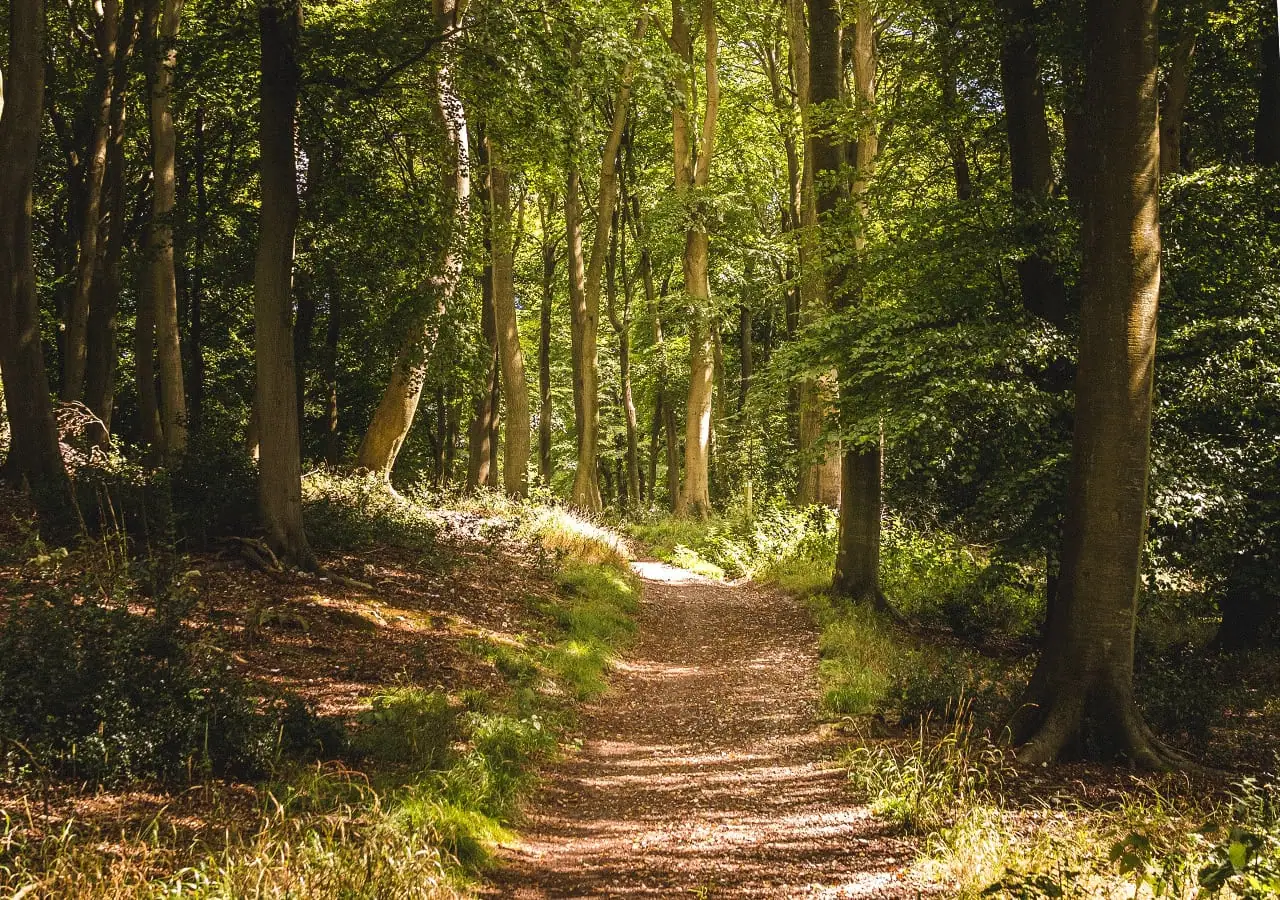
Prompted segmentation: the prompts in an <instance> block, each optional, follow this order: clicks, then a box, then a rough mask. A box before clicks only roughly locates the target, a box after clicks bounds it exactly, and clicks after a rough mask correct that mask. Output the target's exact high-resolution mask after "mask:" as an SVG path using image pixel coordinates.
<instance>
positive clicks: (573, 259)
mask: <svg viewBox="0 0 1280 900" xmlns="http://www.w3.org/2000/svg"><path fill="white" fill-rule="evenodd" d="M579 185H580V181H579V178H578V173H577V172H576V171H574V170H571V171H570V172H569V182H568V186H567V188H566V190H565V198H564V220H565V230H566V234H567V236H568V244H569V315H570V321H569V324H570V330H569V336H570V341H571V345H572V347H571V354H572V363H573V419H574V426H575V429H574V433H575V434H576V435H577V442H578V447H577V449H578V453H577V459H578V466H577V470H576V471H575V473H574V476H573V489H572V492H571V494H570V498H571V501H572V503H573V505H574V506H576V507H578V508H579V509H582V510H585V511H588V512H595V511H599V510H600V509H601V508H603V506H604V503H603V501H602V500H601V497H600V478H599V472H598V463H597V458H598V453H599V447H598V444H599V434H598V429H599V415H600V413H599V404H600V387H599V372H598V369H597V365H596V362H597V361H596V352H595V349H596V348H595V343H596V340H595V338H596V328H595V325H596V321H595V318H596V317H595V316H592V315H590V311H589V307H588V305H587V283H586V269H585V264H584V262H583V251H582V206H581V201H580V200H579V197H578V192H579V190H580V187H579ZM602 199H603V198H602ZM597 302H598V301H597ZM597 309H599V307H598V306H597Z"/></svg>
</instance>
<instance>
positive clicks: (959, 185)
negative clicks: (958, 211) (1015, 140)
mask: <svg viewBox="0 0 1280 900" xmlns="http://www.w3.org/2000/svg"><path fill="white" fill-rule="evenodd" d="M943 18H944V21H939V22H938V24H937V28H938V63H939V66H938V83H939V88H940V92H941V95H942V115H943V123H944V127H945V128H946V134H947V153H948V155H950V157H951V175H952V177H953V178H954V179H955V183H956V199H958V200H959V201H960V202H961V203H964V202H966V201H968V200H969V199H970V198H972V197H973V176H972V175H971V174H970V171H969V154H968V152H967V151H966V149H965V144H964V129H963V127H962V124H961V122H959V121H958V119H959V116H960V112H961V109H962V106H961V104H960V99H959V96H958V94H957V91H956V63H955V35H956V26H955V23H954V22H953V21H945V18H946V17H945V16H944V17H943Z"/></svg>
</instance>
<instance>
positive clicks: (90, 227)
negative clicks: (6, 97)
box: [62, 0, 120, 400]
mask: <svg viewBox="0 0 1280 900" xmlns="http://www.w3.org/2000/svg"><path fill="white" fill-rule="evenodd" d="M92 16H93V20H94V29H93V43H94V63H95V66H96V70H95V72H94V75H93V87H92V88H91V90H90V96H91V98H92V102H91V104H90V110H89V114H90V115H89V119H90V122H91V125H90V126H89V144H88V147H86V152H85V168H84V181H83V184H82V189H81V190H82V194H83V202H82V205H81V208H80V253H79V257H78V258H77V260H76V278H75V285H74V287H73V288H72V290H71V303H70V305H69V306H68V307H67V311H66V330H65V332H64V333H63V344H62V347H63V351H62V399H63V400H84V398H85V394H84V388H85V367H86V365H87V363H88V356H89V348H88V333H89V303H90V300H91V298H92V297H93V281H94V276H95V275H96V274H98V270H99V261H98V245H99V237H100V235H101V232H102V213H103V210H102V193H103V183H104V181H105V179H106V172H107V146H108V144H109V143H110V137H111V100H112V98H113V96H114V95H115V91H114V89H113V80H114V78H115V74H116V51H117V45H118V37H119V30H120V3H119V0H103V2H102V4H101V6H100V7H97V8H95V9H94V10H93V12H92Z"/></svg>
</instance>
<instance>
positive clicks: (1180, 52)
mask: <svg viewBox="0 0 1280 900" xmlns="http://www.w3.org/2000/svg"><path fill="white" fill-rule="evenodd" d="M1195 50H1196V31H1195V29H1194V28H1193V27H1192V26H1191V25H1190V24H1184V25H1183V26H1182V31H1181V32H1180V33H1179V34H1178V43H1177V44H1175V45H1174V48H1173V59H1171V60H1170V61H1169V72H1168V75H1167V76H1166V78H1165V81H1164V97H1163V99H1162V100H1161V101H1160V174H1161V175H1170V174H1173V173H1175V172H1181V171H1182V120H1183V118H1184V117H1185V115H1186V107H1187V92H1188V90H1189V89H1190V87H1191V57H1192V55H1193V54H1194V53H1195Z"/></svg>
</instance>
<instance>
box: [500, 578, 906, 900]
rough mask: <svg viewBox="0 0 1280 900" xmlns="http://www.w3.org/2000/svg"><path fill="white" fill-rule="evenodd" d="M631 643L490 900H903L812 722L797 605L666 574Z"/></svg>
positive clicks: (886, 855)
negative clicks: (686, 899)
mask: <svg viewBox="0 0 1280 900" xmlns="http://www.w3.org/2000/svg"><path fill="white" fill-rule="evenodd" d="M633 568H634V569H635V571H636V572H637V573H638V574H639V575H640V576H641V577H642V578H644V579H645V580H646V582H647V584H646V591H645V609H644V614H643V616H642V619H641V637H640V639H639V641H638V643H637V645H636V646H635V647H634V648H633V650H632V651H631V652H630V653H629V654H628V659H627V660H625V661H623V662H622V663H621V664H620V665H619V666H618V669H617V672H616V673H615V677H614V684H615V688H614V690H613V691H612V692H611V693H610V694H609V695H608V696H607V697H605V698H604V699H603V700H601V701H600V702H598V703H597V704H595V705H594V706H593V707H592V708H591V709H590V710H589V711H588V713H587V714H586V716H585V718H584V722H583V723H582V727H581V732H582V735H583V739H584V745H583V750H582V752H581V753H580V754H578V755H577V756H575V757H572V758H570V759H568V760H567V761H565V762H564V763H562V764H560V765H559V766H557V767H555V768H554V769H553V770H552V771H551V772H550V773H549V776H548V779H547V782H546V785H545V788H544V790H543V791H542V794H541V796H540V798H539V800H538V802H537V803H536V804H535V806H534V808H533V809H532V810H531V813H530V820H529V822H528V823H527V825H526V827H525V828H524V839H523V840H522V841H520V842H519V843H517V844H515V845H513V846H511V847H509V848H506V851H505V861H506V863H507V865H506V867H505V868H504V869H503V870H502V871H500V872H498V873H497V874H496V876H495V884H494V885H493V886H492V888H491V889H490V892H489V896H493V897H513V898H528V900H534V898H551V897H652V898H658V897H676V896H706V897H896V896H903V897H914V896H916V890H917V887H918V885H916V884H914V883H911V882H910V881H909V880H908V876H907V868H908V866H909V864H910V860H911V851H910V850H909V849H908V848H907V847H906V846H905V845H903V844H901V843H900V842H899V841H897V840H896V839H894V838H893V837H892V836H891V835H890V834H889V833H888V831H887V829H886V826H885V825H884V824H883V823H882V822H878V821H876V820H875V819H874V818H873V817H872V816H871V814H870V813H869V812H868V811H867V810H866V809H865V808H863V807H860V806H859V805H857V804H856V803H855V802H854V801H853V800H852V798H851V796H850V794H849V792H848V791H847V789H846V786H845V783H844V776H843V773H842V772H841V771H840V770H839V769H838V768H836V767H835V766H834V765H833V764H832V762H831V759H830V758H831V755H832V754H833V753H834V752H835V749H834V746H833V743H832V741H831V740H830V738H829V736H828V735H827V734H826V733H825V732H824V730H823V729H822V728H821V726H820V725H819V723H818V720H817V707H816V700H815V694H816V682H815V678H816V676H815V668H816V667H815V656H816V652H817V641H816V634H815V632H814V630H813V628H812V626H811V624H810V622H809V618H808V616H807V614H806V613H805V611H804V609H803V608H802V607H801V606H800V604H799V603H798V602H797V601H795V600H793V599H791V598H789V597H785V596H783V595H781V594H778V593H774V592H770V591H765V590H762V589H760V588H758V587H755V586H753V585H741V586H737V587H733V586H729V585H725V584H721V583H718V582H714V581H709V580H707V579H705V578H702V577H700V576H698V575H695V574H693V573H690V572H686V571H684V570H682V569H678V568H675V567H673V566H669V565H665V564H661V563H635V564H633Z"/></svg>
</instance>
